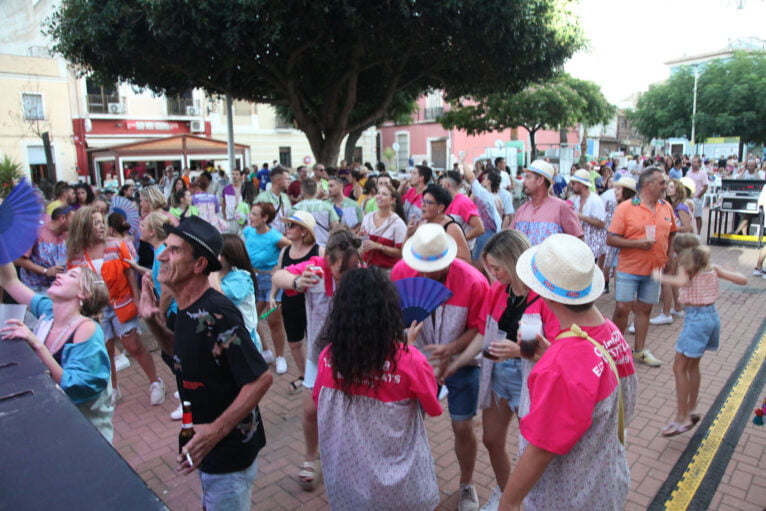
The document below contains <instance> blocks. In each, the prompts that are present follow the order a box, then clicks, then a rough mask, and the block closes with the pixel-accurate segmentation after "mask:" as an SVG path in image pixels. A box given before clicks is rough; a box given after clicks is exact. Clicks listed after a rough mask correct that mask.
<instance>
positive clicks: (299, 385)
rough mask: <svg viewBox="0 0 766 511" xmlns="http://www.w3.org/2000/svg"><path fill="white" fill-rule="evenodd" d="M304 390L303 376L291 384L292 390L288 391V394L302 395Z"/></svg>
mask: <svg viewBox="0 0 766 511" xmlns="http://www.w3.org/2000/svg"><path fill="white" fill-rule="evenodd" d="M301 389H303V376H299V377H298V378H296V379H295V380H293V381H291V382H290V388H289V389H287V393H288V394H291V395H292V394H300V392H301Z"/></svg>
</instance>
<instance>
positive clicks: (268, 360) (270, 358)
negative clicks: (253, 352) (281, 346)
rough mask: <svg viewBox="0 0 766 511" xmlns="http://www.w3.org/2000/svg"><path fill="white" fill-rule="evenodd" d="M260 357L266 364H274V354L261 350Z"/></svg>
mask: <svg viewBox="0 0 766 511" xmlns="http://www.w3.org/2000/svg"><path fill="white" fill-rule="evenodd" d="M261 355H262V356H263V361H264V362H266V363H267V364H269V365H271V364H273V363H274V354H273V353H272V352H271V350H263V353H261Z"/></svg>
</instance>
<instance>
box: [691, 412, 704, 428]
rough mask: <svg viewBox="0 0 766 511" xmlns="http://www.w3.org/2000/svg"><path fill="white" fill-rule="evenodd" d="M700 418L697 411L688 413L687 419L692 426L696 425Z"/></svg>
mask: <svg viewBox="0 0 766 511" xmlns="http://www.w3.org/2000/svg"><path fill="white" fill-rule="evenodd" d="M701 419H702V415H700V414H698V413H692V414H689V420H691V421H692V426H694V425H696V424H697V423H698V422H699V421H700V420H701Z"/></svg>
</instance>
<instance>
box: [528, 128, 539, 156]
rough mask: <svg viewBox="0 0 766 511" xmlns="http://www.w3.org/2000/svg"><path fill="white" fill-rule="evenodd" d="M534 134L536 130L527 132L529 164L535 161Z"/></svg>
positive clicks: (535, 146)
mask: <svg viewBox="0 0 766 511" xmlns="http://www.w3.org/2000/svg"><path fill="white" fill-rule="evenodd" d="M535 133H537V129H532V130H529V146H530V148H531V151H530V153H529V163H532V162H533V161H535V160H536V159H537V145H536V144H535Z"/></svg>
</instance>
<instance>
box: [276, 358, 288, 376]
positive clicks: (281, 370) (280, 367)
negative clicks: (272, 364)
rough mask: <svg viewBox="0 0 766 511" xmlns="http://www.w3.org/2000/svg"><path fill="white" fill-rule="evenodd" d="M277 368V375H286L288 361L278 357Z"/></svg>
mask: <svg viewBox="0 0 766 511" xmlns="http://www.w3.org/2000/svg"><path fill="white" fill-rule="evenodd" d="M276 366H277V374H285V373H286V372H287V360H285V357H277V359H276Z"/></svg>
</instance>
